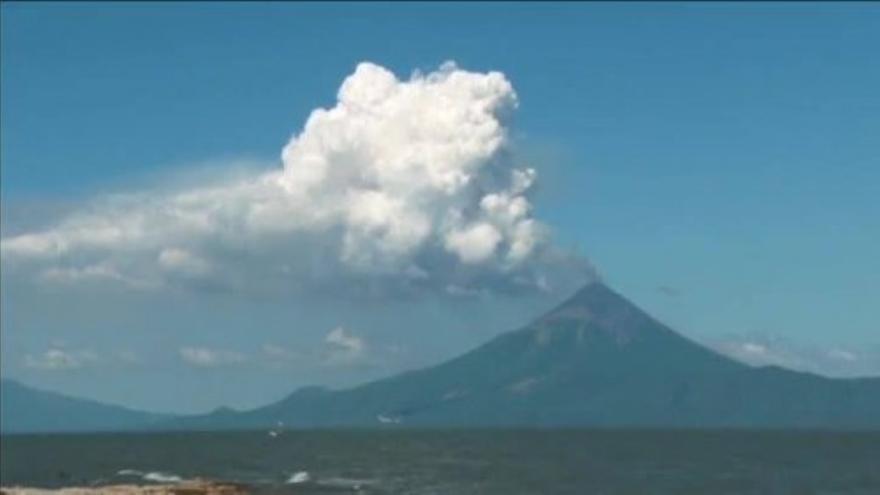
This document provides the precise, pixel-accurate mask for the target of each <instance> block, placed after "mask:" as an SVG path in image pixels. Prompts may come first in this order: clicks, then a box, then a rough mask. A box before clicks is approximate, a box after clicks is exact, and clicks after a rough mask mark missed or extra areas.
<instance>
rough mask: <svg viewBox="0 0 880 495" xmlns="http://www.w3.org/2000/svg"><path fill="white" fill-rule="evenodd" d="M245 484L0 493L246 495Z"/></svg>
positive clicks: (6, 494) (9, 491) (6, 491)
mask: <svg viewBox="0 0 880 495" xmlns="http://www.w3.org/2000/svg"><path fill="white" fill-rule="evenodd" d="M248 493H250V490H248V487H247V486H246V485H242V484H239V483H226V482H219V481H208V480H190V481H182V482H180V483H173V484H159V485H107V486H89V487H65V488H57V489H52V488H29V487H18V486H13V487H2V488H0V495H247V494H248Z"/></svg>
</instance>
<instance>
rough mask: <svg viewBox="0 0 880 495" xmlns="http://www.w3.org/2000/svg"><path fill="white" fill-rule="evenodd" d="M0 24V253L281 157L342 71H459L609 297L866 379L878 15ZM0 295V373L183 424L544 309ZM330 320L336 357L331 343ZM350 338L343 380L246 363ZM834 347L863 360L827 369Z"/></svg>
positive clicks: (130, 12)
mask: <svg viewBox="0 0 880 495" xmlns="http://www.w3.org/2000/svg"><path fill="white" fill-rule="evenodd" d="M2 14H3V16H2V73H0V78H2V81H0V82H2V84H0V91H2V108H0V118H2V143H0V160H2V181H0V188H2V208H3V220H4V226H3V227H4V238H9V237H11V236H14V235H17V234H20V233H23V232H30V231H38V230H40V229H44V228H47V226H51V225H54V224H55V223H57V222H58V221H59V219H63V218H64V216H65V215H66V214H67V213H69V212H71V211H77V210H78V209H80V208H81V207H82V205H83V204H85V203H87V202H88V201H90V200H92V199H94V198H96V197H97V198H100V197H102V196H106V195H107V194H108V193H119V192H125V191H143V190H150V191H155V190H163V189H170V188H181V187H189V185H191V184H194V183H199V182H201V181H203V180H204V178H205V177H206V176H214V175H224V174H225V175H228V174H232V173H233V172H230V170H235V171H236V172H234V173H241V174H248V173H253V171H254V170H264V169H267V168H271V167H274V166H278V164H279V163H280V161H279V154H280V151H281V148H282V147H283V146H284V145H285V143H287V142H288V140H289V139H290V137H291V135H294V134H297V133H299V132H300V131H301V130H302V127H303V124H304V122H305V120H306V118H307V117H308V116H309V113H310V112H311V111H312V110H313V109H314V108H317V107H331V106H333V105H334V104H335V99H336V94H337V91H338V90H339V86H340V84H341V82H342V81H343V79H345V78H346V77H347V76H348V75H350V74H352V72H353V71H354V69H355V67H356V66H357V64H358V63H359V62H361V61H371V62H374V63H376V64H379V65H381V66H383V67H386V68H387V69H389V70H391V71H392V72H394V73H395V74H396V75H397V77H398V78H400V79H406V78H408V77H409V75H410V74H411V73H412V72H413V70H416V69H418V70H421V71H423V72H430V71H432V70H434V69H436V68H437V67H438V66H439V65H440V64H441V63H442V62H444V61H446V60H454V61H455V62H456V63H457V64H458V66H459V67H460V68H462V69H465V70H468V71H475V72H480V73H483V72H486V71H490V70H495V71H500V72H501V73H503V74H504V76H505V77H506V79H507V80H509V81H510V83H511V84H512V85H513V88H514V89H515V91H516V94H517V97H518V100H519V105H518V108H517V109H516V112H515V114H514V115H513V117H512V120H511V122H510V125H509V127H510V133H511V134H510V135H511V140H512V141H513V142H514V143H515V144H516V149H517V153H518V155H519V156H520V157H521V159H522V160H524V161H527V162H528V163H529V165H530V166H533V167H534V168H535V169H537V171H538V181H537V184H536V185H535V188H534V191H533V193H532V194H533V196H532V197H531V202H532V204H533V206H534V216H535V217H536V218H537V219H539V220H540V221H541V222H542V223H544V224H546V225H547V226H548V227H549V228H550V229H552V231H553V238H554V243H556V244H557V245H559V246H565V247H566V248H569V249H575V250H576V251H577V252H579V253H581V254H582V255H585V256H587V257H589V258H590V260H591V261H592V263H593V264H594V265H595V266H596V267H597V268H598V270H599V272H600V273H601V274H602V276H603V278H604V279H605V280H607V281H608V282H609V284H610V285H612V286H613V287H615V288H617V289H618V290H620V291H621V292H622V293H624V294H625V295H627V296H628V297H630V298H632V299H633V300H634V301H636V302H637V303H639V304H640V305H642V306H643V307H645V308H647V309H648V310H650V312H652V313H653V314H655V315H657V316H658V317H659V318H661V319H662V320H664V321H666V322H667V323H669V324H671V325H672V326H674V327H675V328H678V329H680V330H681V331H682V332H683V333H685V334H687V335H689V336H692V337H695V338H698V339H701V340H704V341H707V342H711V343H713V345H717V346H719V347H721V348H725V349H727V348H735V347H736V346H737V345H740V344H743V345H745V344H749V343H751V344H757V345H759V346H760V347H763V348H765V350H766V354H767V356H763V357H761V356H758V358H762V359H763V358H766V359H768V360H771V359H772V358H776V357H779V356H783V355H784V356H786V357H785V359H788V360H789V361H786V360H785V359H782V361H783V362H791V361H790V360H791V359H797V360H799V362H801V363H803V362H804V361H805V360H806V361H808V362H810V363H812V364H810V365H811V366H814V367H815V368H819V369H820V371H827V372H840V373H843V374H846V373H848V372H852V373H858V372H865V370H869V371H873V372H876V371H877V370H880V364H877V357H876V356H877V352H878V346H880V339H878V335H880V328H878V323H877V318H876V303H877V301H880V284H878V282H877V281H878V280H880V261H878V260H880V258H878V257H877V256H876V250H877V248H876V246H877V244H878V241H880V214H878V213H880V207H878V206H880V205H878V200H877V198H878V197H880V163H878V150H880V146H878V144H880V139H878V137H880V119H878V118H877V116H878V115H880V93H878V91H877V89H876V88H878V87H880V63H877V59H876V51H877V47H878V46H880V10H878V8H877V6H876V5H873V4H869V3H852V4H847V3H836V4H825V3H804V4H798V3H779V4H757V3H745V4H700V3H682V4H671V3H664V4H612V3H608V4H605V3H597V4H577V3H571V4H569V3H566V4H543V3H542V4H498V3H491V4H469V5H464V4H430V5H428V4H425V5H412V4H407V5H400V4H387V5H386V4H372V5H364V4H357V5H345V4H331V5H291V4H283V3H266V4H244V3H219V4H200V3H182V4H165V3H143V4H103V3H100V4H99V3H95V4H50V3H39V4H34V5H28V4H23V3H21V4H20V3H4V4H3V6H2ZM242 170H243V171H242ZM3 289H4V290H3V294H2V297H3V301H2V302H3V310H4V311H3V316H2V324H3V335H2V338H3V368H2V369H3V373H4V376H11V377H17V378H20V379H22V380H23V381H25V382H27V383H32V384H35V385H40V386H43V387H46V388H53V389H58V390H65V391H70V392H72V393H77V394H81V395H87V396H90V397H96V398H100V399H104V400H110V401H114V402H121V403H126V404H130V405H134V406H138V407H146V408H151V409H173V410H181V411H195V410H204V409H207V408H210V407H215V406H218V405H220V404H223V403H229V404H233V405H236V406H247V405H254V404H258V403H261V402H265V401H267V400H270V399H273V398H277V397H280V396H282V395H283V394H284V393H286V392H289V391H290V390H292V389H293V388H295V387H296V386H299V385H303V384H307V383H327V384H330V385H344V384H350V383H357V382H359V381H362V380H363V379H366V378H370V377H373V376H380V375H382V374H387V373H391V372H394V371H397V370H400V369H405V368H408V367H414V366H420V365H424V364H428V363H432V362H436V361H438V360H440V359H443V358H444V357H448V356H451V355H453V354H455V353H457V352H460V351H463V350H466V349H467V348H469V347H471V346H473V345H475V344H477V343H479V342H481V341H483V340H485V339H487V338H489V337H490V336H491V335H494V334H495V333H498V332H500V331H503V330H508V329H511V328H512V327H513V326H515V325H517V324H518V323H522V322H524V321H525V319H527V318H528V317H529V316H531V315H535V314H537V313H538V312H540V311H541V310H542V309H545V308H547V307H549V305H551V304H552V303H553V301H554V300H556V299H558V298H559V297H561V296H558V295H552V296H548V295H544V296H535V297H526V298H525V301H523V299H522V298H519V299H515V300H512V301H511V300H507V299H505V298H504V297H499V298H497V299H493V300H492V302H491V304H490V303H487V304H480V303H478V302H468V303H455V304H454V305H452V306H450V305H449V303H448V302H444V301H435V300H432V299H430V298H427V299H425V298H423V299H420V300H419V301H418V302H417V303H414V304H410V303H408V302H407V301H386V302H384V303H383V304H382V305H381V308H380V307H377V305H376V304H361V303H351V304H349V303H343V302H340V301H330V300H324V301H321V302H319V303H314V302H303V301H291V300H290V299H289V298H283V297H270V298H267V299H265V300H264V299H260V298H259V297H254V296H253V295H247V296H242V295H236V294H228V293H223V294H214V293H210V292H199V291H189V292H187V291H183V292H175V293H173V294H154V293H150V294H144V293H140V292H138V293H129V292H127V291H119V290H114V289H107V288H94V289H88V290H82V289H76V290H74V289H71V288H67V289H64V288H55V287H53V288H46V287H45V286H43V285H32V284H27V283H25V282H21V281H20V280H18V279H16V278H13V277H11V276H7V275H4V278H3ZM523 297H524V296H523ZM47 307H51V308H53V309H54V310H53V311H47ZM157 307H158V308H162V310H161V311H157V310H156V308H157ZM401 315H405V318H406V319H405V320H403V319H402V318H401ZM412 321H425V323H424V324H423V325H419V326H420V327H425V328H423V329H419V330H413V329H412V328H411V326H412V325H411V323H410V322H412ZM339 327H341V328H343V329H344V332H343V333H342V334H339V333H337V334H336V335H337V337H339V336H340V335H342V336H343V337H346V338H348V340H346V338H342V339H338V338H337V339H335V341H334V339H333V338H330V337H328V336H329V335H330V333H332V330H334V329H336V328H339ZM358 341H360V342H361V343H360V344H358V343H357V342H358ZM358 345H361V346H366V347H368V348H369V349H371V350H372V351H374V355H373V357H371V358H370V359H369V360H367V361H364V362H360V363H358V364H357V365H352V366H344V364H346V359H345V358H344V355H343V357H342V358H339V359H336V361H337V364H339V366H332V367H331V366H327V365H326V363H325V364H319V360H318V359H317V358H315V359H311V358H310V359H306V360H304V361H302V362H300V363H299V364H296V365H291V366H290V367H285V366H281V365H280V364H279V366H277V367H271V366H269V367H265V366H264V367H260V366H255V365H253V361H254V360H255V359H256V358H255V357H254V356H256V355H257V354H259V353H263V354H272V353H273V351H272V349H274V351H275V354H278V356H279V357H280V356H281V355H282V354H283V352H282V351H284V352H287V351H290V350H291V349H300V350H302V349H308V352H307V353H309V354H310V355H311V354H315V355H320V356H323V357H325V358H328V359H329V360H331V361H332V360H333V359H331V358H332V356H331V355H332V353H333V352H335V351H334V349H335V350H336V351H339V352H342V353H344V352H348V351H346V349H348V350H349V351H351V352H354V351H352V349H354V348H356V347H357V346H358ZM267 346H269V347H267ZM272 346H275V347H272ZM328 346H329V347H328ZM334 346H335V347H334ZM346 346H348V347H346ZM725 346H727V347H725ZM731 346H732V347H731ZM184 349H189V350H190V351H193V350H195V349H203V350H206V351H207V350H212V351H213V354H210V356H209V355H208V354H206V353H201V354H199V353H198V352H187V351H185V350H184ZM267 349H269V350H267ZM751 349H755V347H751ZM51 351H57V352H56V353H54V354H49V353H50V352H51ZM302 352H305V351H302ZM834 353H837V354H836V355H838V356H846V355H851V356H854V357H856V361H858V362H857V363H856V364H852V363H850V362H849V360H846V361H847V363H837V364H835V363H834V362H833V359H830V358H829V359H826V357H827V356H826V357H821V356H825V355H826V354H834ZM291 354H296V352H292V353H291ZM770 354H773V357H772V358H771V357H769V355H770ZM62 355H63V357H61V356H62ZM111 355H113V356H116V357H114V358H110V357H109V356H111ZM260 355H262V354H260ZM199 356H201V357H202V358H205V359H202V361H201V364H205V362H206V360H207V361H211V362H210V366H199V364H198V363H199ZM206 356H207V357H206ZM285 356H286V355H285ZM328 356H330V357H328ZM792 356H794V357H792ZM28 357H29V359H28ZM53 357H54V359H55V361H52V359H53ZM187 357H188V358H189V360H187ZM288 357H290V356H288ZM337 357H338V356H337ZM65 359H67V360H66V361H65ZM780 359H781V358H780ZM291 360H293V361H295V360H296V359H295V358H293V357H291ZM867 361H870V362H867ZM49 363H55V365H50V364H49ZM59 363H60V364H59ZM65 363H66V364H65ZM826 365H827V369H826V368H822V367H823V366H826ZM850 365H852V366H854V367H855V368H853V369H852V370H849V368H846V366H850ZM107 369H112V370H113V372H112V373H107ZM848 370H849V371H848ZM132 384H134V386H132ZM133 390H134V391H135V392H132V391H133Z"/></svg>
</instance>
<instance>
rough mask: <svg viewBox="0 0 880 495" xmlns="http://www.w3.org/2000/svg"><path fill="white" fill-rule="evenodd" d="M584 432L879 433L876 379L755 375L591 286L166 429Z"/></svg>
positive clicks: (775, 371)
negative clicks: (414, 354)
mask: <svg viewBox="0 0 880 495" xmlns="http://www.w3.org/2000/svg"><path fill="white" fill-rule="evenodd" d="M279 421H281V422H284V424H286V425H288V426H292V427H335V426H365V427H378V426H383V427H405V426H414V427H421V426H459V427H496V426H540V427H554V426H560V427H561V426H590V427H625V426H637V427H686V428H689V427H746V428H776V427H780V428H781V427H786V428H871V429H876V428H880V378H865V379H831V378H825V377H821V376H817V375H813V374H808V373H800V372H794V371H790V370H786V369H782V368H778V367H763V368H754V367H750V366H747V365H744V364H741V363H739V362H737V361H734V360H732V359H730V358H727V357H724V356H722V355H719V354H717V353H715V352H714V351H711V350H709V349H707V348H705V347H702V346H700V345H699V344H697V343H695V342H693V341H691V340H688V339H686V338H684V337H683V336H681V335H679V334H677V333H676V332H674V331H673V330H671V329H669V328H668V327H666V326H665V325H663V324H662V323H660V322H658V321H657V320H655V319H653V318H652V317H650V316H648V315H647V314H645V313H644V312H643V311H641V310H640V309H639V308H637V307H636V306H634V305H633V304H632V303H630V302H629V301H627V300H626V299H624V298H623V297H621V296H620V295H619V294H617V293H616V292H614V291H613V290H611V289H609V288H608V287H607V286H605V285H603V284H601V283H593V284H591V285H588V286H586V287H584V288H583V289H581V290H580V291H579V292H578V293H576V294H575V295H574V296H573V297H571V298H570V299H569V300H567V301H565V302H564V303H563V304H561V305H560V306H559V307H557V308H556V309H554V310H552V311H550V312H549V313H547V314H546V315H544V316H542V317H541V318H538V319H537V320H536V321H534V322H533V323H531V324H529V325H527V326H526V327H524V328H522V329H520V330H517V331H514V332H510V333H506V334H503V335H500V336H499V337H497V338H495V339H493V340H491V341H490V342H488V343H486V344H484V345H483V346H481V347H479V348H477V349H475V350H473V351H471V352H468V353H466V354H464V355H462V356H460V357H457V358H454V359H452V360H450V361H447V362H445V363H443V364H440V365H438V366H434V367H431V368H426V369H422V370H418V371H413V372H408V373H404V374H401V375H398V376H395V377H392V378H388V379H384V380H379V381H374V382H371V383H367V384H365V385H361V386H358V387H355V388H351V389H347V390H340V391H331V390H327V389H323V388H315V387H312V388H305V389H301V390H298V391H296V392H294V393H293V394H292V395H290V396H289V397H287V398H286V399H283V400H281V401H279V402H277V403H274V404H271V405H268V406H265V407H261V408H258V409H254V410H250V411H243V412H235V411H231V410H224V411H220V412H217V413H214V414H208V415H203V416H195V417H187V418H177V419H174V420H171V421H168V422H164V423H163V424H162V425H161V426H162V427H165V428H185V429H214V428H264V427H265V428H268V427H272V426H273V425H275V424H277V422H279Z"/></svg>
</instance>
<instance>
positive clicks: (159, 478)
mask: <svg viewBox="0 0 880 495" xmlns="http://www.w3.org/2000/svg"><path fill="white" fill-rule="evenodd" d="M143 479H144V480H145V481H155V482H157V483H180V482H181V481H183V478H181V477H180V476H177V475H176V474H171V473H162V472H159V471H152V472H149V473H147V474H145V475H144V476H143Z"/></svg>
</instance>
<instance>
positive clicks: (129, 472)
mask: <svg viewBox="0 0 880 495" xmlns="http://www.w3.org/2000/svg"><path fill="white" fill-rule="evenodd" d="M116 474H117V475H118V476H143V475H144V473H143V472H142V471H138V470H137V469H120V470H119V471H116Z"/></svg>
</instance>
